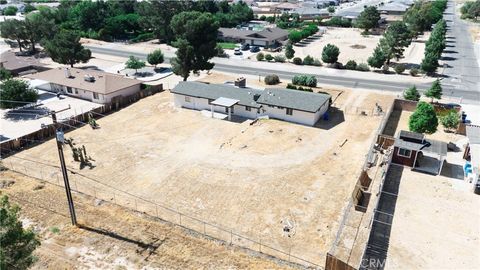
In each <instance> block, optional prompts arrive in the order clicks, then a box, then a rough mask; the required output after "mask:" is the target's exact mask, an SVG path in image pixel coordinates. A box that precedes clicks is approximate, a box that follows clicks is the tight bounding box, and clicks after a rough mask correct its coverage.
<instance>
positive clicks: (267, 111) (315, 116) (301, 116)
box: [173, 94, 328, 126]
mask: <svg viewBox="0 0 480 270" xmlns="http://www.w3.org/2000/svg"><path fill="white" fill-rule="evenodd" d="M173 99H174V104H175V106H177V107H182V108H189V109H194V110H210V105H209V104H208V99H205V98H195V97H190V102H186V101H185V96H184V95H180V94H174V95H173ZM327 109H328V101H327V102H326V103H325V104H324V105H323V106H322V107H321V108H320V109H319V110H318V111H317V112H316V113H310V112H304V111H299V110H293V113H292V115H287V109H286V108H283V109H279V108H278V107H269V106H267V105H262V108H261V109H260V112H258V111H257V109H255V108H251V111H247V110H246V109H245V106H242V105H235V106H234V109H233V115H238V116H242V117H246V118H250V119H255V118H257V117H258V116H263V115H268V116H269V117H270V118H275V119H280V120H285V121H289V122H293V123H298V124H303V125H308V126H313V125H315V123H317V121H318V120H319V119H320V117H322V115H323V114H324V113H325V112H326V111H327ZM213 110H214V111H215V112H219V113H226V112H225V108H224V107H219V106H213Z"/></svg>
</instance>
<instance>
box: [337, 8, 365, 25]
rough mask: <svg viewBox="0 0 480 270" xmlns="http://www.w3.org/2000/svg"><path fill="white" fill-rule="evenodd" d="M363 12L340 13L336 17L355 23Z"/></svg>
mask: <svg viewBox="0 0 480 270" xmlns="http://www.w3.org/2000/svg"><path fill="white" fill-rule="evenodd" d="M360 13H361V11H340V12H338V13H337V14H336V15H334V17H340V18H343V19H347V20H349V21H351V22H352V23H355V22H356V21H357V19H358V16H360Z"/></svg>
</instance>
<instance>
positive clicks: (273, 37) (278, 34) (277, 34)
mask: <svg viewBox="0 0 480 270" xmlns="http://www.w3.org/2000/svg"><path fill="white" fill-rule="evenodd" d="M287 38H288V31H287V30H284V29H281V28H277V27H274V28H265V29H263V30H261V31H254V30H246V29H239V28H223V27H222V28H220V29H218V39H220V40H224V41H227V42H239V43H245V44H249V45H255V46H261V47H271V46H278V45H279V44H281V43H283V42H284V41H285V40H287Z"/></svg>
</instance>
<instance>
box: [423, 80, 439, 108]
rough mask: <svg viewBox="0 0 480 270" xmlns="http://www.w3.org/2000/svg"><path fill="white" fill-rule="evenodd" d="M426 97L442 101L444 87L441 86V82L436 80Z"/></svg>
mask: <svg viewBox="0 0 480 270" xmlns="http://www.w3.org/2000/svg"><path fill="white" fill-rule="evenodd" d="M425 96H427V97H429V98H431V99H432V102H433V99H434V98H436V99H441V98H442V85H440V80H439V79H436V80H435V81H434V82H433V83H432V86H430V88H429V89H428V90H427V91H426V92H425Z"/></svg>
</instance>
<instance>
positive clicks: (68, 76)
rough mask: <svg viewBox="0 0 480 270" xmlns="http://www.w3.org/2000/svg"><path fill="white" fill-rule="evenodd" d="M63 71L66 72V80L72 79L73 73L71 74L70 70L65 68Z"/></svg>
mask: <svg viewBox="0 0 480 270" xmlns="http://www.w3.org/2000/svg"><path fill="white" fill-rule="evenodd" d="M63 71H64V72H65V78H68V79H70V78H71V77H72V73H70V69H69V68H64V69H63Z"/></svg>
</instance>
